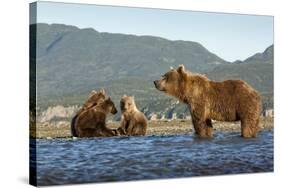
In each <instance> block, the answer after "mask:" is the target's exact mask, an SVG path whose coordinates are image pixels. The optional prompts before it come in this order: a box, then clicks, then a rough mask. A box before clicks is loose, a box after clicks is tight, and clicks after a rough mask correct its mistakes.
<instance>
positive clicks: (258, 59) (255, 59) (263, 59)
mask: <svg viewBox="0 0 281 188" xmlns="http://www.w3.org/2000/svg"><path fill="white" fill-rule="evenodd" d="M273 48H274V47H273V45H271V46H269V47H268V48H266V49H265V51H264V52H263V53H256V54H255V55H253V56H251V57H249V58H247V59H246V60H245V61H244V62H245V63H256V64H257V63H267V64H273V57H274V54H273V53H274V51H273Z"/></svg>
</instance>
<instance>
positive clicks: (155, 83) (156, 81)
mask: <svg viewBox="0 0 281 188" xmlns="http://www.w3.org/2000/svg"><path fill="white" fill-rule="evenodd" d="M153 83H154V85H155V87H156V88H158V80H154V81H153Z"/></svg>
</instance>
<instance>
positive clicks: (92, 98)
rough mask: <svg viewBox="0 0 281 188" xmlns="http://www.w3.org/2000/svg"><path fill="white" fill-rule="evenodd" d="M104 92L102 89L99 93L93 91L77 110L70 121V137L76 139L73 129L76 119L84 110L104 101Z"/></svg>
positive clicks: (75, 132)
mask: <svg viewBox="0 0 281 188" xmlns="http://www.w3.org/2000/svg"><path fill="white" fill-rule="evenodd" d="M105 97H106V96H105V91H104V90H103V89H101V90H100V91H99V92H96V91H95V90H93V91H92V92H91V93H90V95H89V97H88V99H87V100H86V102H85V103H84V104H83V106H82V107H81V108H80V109H79V110H78V112H77V113H76V115H75V116H74V117H73V118H72V120H71V134H72V136H75V137H78V135H77V131H76V129H75V123H76V119H77V117H78V116H79V115H80V114H81V113H82V112H84V111H85V110H87V109H89V108H91V107H93V106H96V105H97V104H98V103H99V102H100V101H102V100H104V99H105Z"/></svg>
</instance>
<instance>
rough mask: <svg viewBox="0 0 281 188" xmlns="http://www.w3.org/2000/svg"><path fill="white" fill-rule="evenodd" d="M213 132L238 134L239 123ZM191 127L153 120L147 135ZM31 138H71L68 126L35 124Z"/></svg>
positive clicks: (265, 125) (266, 123) (264, 122)
mask: <svg viewBox="0 0 281 188" xmlns="http://www.w3.org/2000/svg"><path fill="white" fill-rule="evenodd" d="M118 126H119V122H108V127H109V128H113V129H114V128H117V127H118ZM213 127H214V132H216V131H218V132H224V131H231V132H240V122H216V121H213ZM273 127H274V126H273V118H261V122H260V128H261V130H273ZM192 132H193V126H192V123H191V121H190V120H155V121H149V122H148V129H147V135H176V134H186V133H192ZM30 136H31V137H32V138H42V139H52V138H71V132H70V124H69V123H65V124H57V125H56V124H46V123H45V124H37V126H36V127H35V126H32V127H31V128H30Z"/></svg>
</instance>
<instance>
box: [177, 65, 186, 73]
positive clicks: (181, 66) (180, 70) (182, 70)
mask: <svg viewBox="0 0 281 188" xmlns="http://www.w3.org/2000/svg"><path fill="white" fill-rule="evenodd" d="M177 71H178V73H184V72H185V68H184V65H183V64H181V65H179V68H178V69H177Z"/></svg>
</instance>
